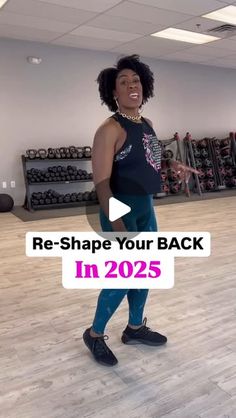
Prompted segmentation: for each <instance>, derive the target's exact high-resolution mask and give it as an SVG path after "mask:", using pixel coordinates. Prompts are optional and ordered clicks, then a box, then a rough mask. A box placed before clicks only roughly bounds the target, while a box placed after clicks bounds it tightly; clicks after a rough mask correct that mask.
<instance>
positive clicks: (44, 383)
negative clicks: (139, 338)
mask: <svg viewBox="0 0 236 418" xmlns="http://www.w3.org/2000/svg"><path fill="white" fill-rule="evenodd" d="M156 210H157V212H158V219H159V225H160V229H161V230H163V231H165V230H166V231H171V230H175V231H210V232H211V233H212V255H211V257H209V258H178V259H176V270H175V279H176V283H175V287H174V288H173V289H171V290H165V291H164V290H162V291H160V290H152V291H150V295H149V299H148V303H147V305H146V312H145V314H146V316H147V317H148V325H149V326H150V327H151V328H153V329H154V328H155V329H158V330H159V331H160V332H162V333H165V334H166V335H167V336H168V344H167V345H166V346H165V347H157V348H155V347H146V346H141V345H140V346H126V345H123V344H122V343H121V341H120V334H121V331H122V330H123V328H124V327H125V326H126V322H127V303H126V300H124V301H123V302H122V304H121V306H120V307H119V309H118V311H117V312H116V313H115V315H114V317H113V318H112V320H111V321H110V322H109V324H108V327H107V330H106V332H107V334H109V337H110V339H109V344H110V346H111V348H112V350H113V351H114V353H115V354H116V355H117V357H118V359H119V364H118V365H117V366H116V367H114V368H105V367H102V366H99V365H97V364H96V363H94V362H93V360H92V359H91V357H90V353H89V352H88V350H87V348H86V347H85V346H84V344H83V342H82V338H81V335H82V333H83V331H84V329H85V327H87V326H89V325H90V323H91V320H92V317H93V313H94V309H95V306H96V298H97V295H98V291H96V290H87V291H84V290H83V291H80V290H65V289H63V288H62V286H61V263H60V259H58V258H44V259H43V258H42V259H41V258H27V257H26V256H25V254H24V253H25V250H24V240H25V233H26V232H27V231H33V230H35V231H36V230H38V231H47V230H50V231H76V230H77V231H86V230H89V229H90V227H89V226H88V225H87V222H86V219H85V217H84V216H80V217H75V216H73V217H68V218H59V219H50V220H42V221H35V222H27V223H24V222H22V221H20V220H19V219H18V218H16V217H15V216H14V215H12V214H9V213H6V214H5V213H4V214H1V215H0V231H1V241H0V251H1V261H0V275H1V280H0V288H1V296H0V315H1V326H0V335H1V340H0V416H1V417H2V418H42V417H43V418H92V417H93V418H98V417H99V418H100V417H102V418H113V417H114V418H120V417H126V418H151V417H152V418H160V417H161V418H197V417H198V418H199V417H201V418H223V417H224V418H226V417H227V418H235V417H236V306H235V301H236V280H235V271H236V256H235V250H236V244H235V237H236V221H235V219H236V197H230V198H224V199H214V200H209V201H202V202H189V203H183V204H176V205H170V206H161V207H160V208H156Z"/></svg>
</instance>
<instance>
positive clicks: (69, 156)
mask: <svg viewBox="0 0 236 418" xmlns="http://www.w3.org/2000/svg"><path fill="white" fill-rule="evenodd" d="M64 152H65V155H66V157H65V158H66V159H69V158H71V154H70V148H68V147H65V148H64Z"/></svg>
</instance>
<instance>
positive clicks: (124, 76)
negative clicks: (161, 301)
mask: <svg viewBox="0 0 236 418" xmlns="http://www.w3.org/2000/svg"><path fill="white" fill-rule="evenodd" d="M97 82H98V85H99V92H100V97H101V100H102V103H105V104H106V105H107V106H108V108H109V110H111V111H112V112H115V113H114V114H113V115H112V116H111V117H109V118H108V119H106V120H105V122H104V123H103V124H102V125H101V126H100V127H99V128H98V130H97V132H96V134H95V138H94V144H93V152H92V164H93V176H94V183H95V186H96V191H97V195H98V199H99V203H100V207H101V211H100V221H101V226H102V230H103V231H157V223H156V218H155V213H154V209H153V199H152V196H153V193H155V192H158V191H159V190H160V183H161V179H160V171H161V153H162V145H161V141H159V140H158V139H157V137H156V134H155V132H154V130H153V128H152V123H151V121H150V120H148V119H147V118H143V117H141V115H140V108H141V107H142V105H143V104H144V103H146V102H147V101H148V99H149V98H150V97H152V96H153V87H154V77H153V73H152V72H151V70H150V68H149V67H148V66H147V65H146V64H144V63H143V62H141V61H140V59H139V56H138V55H131V56H127V57H123V58H121V59H120V60H119V61H118V63H117V65H116V67H113V68H107V69H104V70H103V71H101V72H100V74H99V76H98V79H97ZM172 165H174V168H175V169H176V168H178V170H179V172H181V174H182V175H185V174H186V173H187V172H189V171H190V170H191V169H189V168H187V167H186V166H184V165H182V164H179V163H177V162H173V163H172ZM112 196H114V197H116V198H118V199H119V200H121V201H122V202H124V203H126V204H128V205H129V206H130V207H131V212H130V213H129V214H127V215H125V216H124V217H123V218H120V219H118V220H116V221H114V222H110V221H109V216H108V213H109V212H108V210H109V203H108V202H109V198H110V197H112ZM147 295H148V289H138V290H135V289H130V290H129V289H117V290H114V289H104V290H102V291H101V292H100V295H99V298H98V302H97V309H96V313H95V317H94V320H93V324H92V326H91V327H90V328H88V329H87V330H86V331H85V332H84V334H83V339H84V342H85V344H86V346H87V347H88V348H89V350H90V351H91V353H92V355H93V357H94V359H95V360H96V361H97V362H98V363H100V364H103V365H108V366H113V365H115V364H117V362H118V360H117V358H116V357H115V355H114V354H113V353H112V351H111V350H110V349H109V347H108V346H107V344H106V343H105V340H107V339H108V336H106V335H104V330H105V326H106V324H107V322H108V321H109V319H110V318H111V316H112V315H113V314H114V312H115V311H116V309H117V308H118V306H119V305H120V303H121V301H122V300H123V298H124V297H125V296H127V299H128V304H129V322H128V325H127V327H126V328H125V330H124V331H123V334H122V338H121V339H122V342H123V343H124V344H137V343H143V344H147V345H155V346H157V345H162V344H165V343H166V342H167V338H166V337H165V336H163V335H161V334H159V333H158V332H154V331H152V330H151V329H150V328H148V327H147V326H146V318H145V319H144V320H143V311H144V306H145V303H146V299H147Z"/></svg>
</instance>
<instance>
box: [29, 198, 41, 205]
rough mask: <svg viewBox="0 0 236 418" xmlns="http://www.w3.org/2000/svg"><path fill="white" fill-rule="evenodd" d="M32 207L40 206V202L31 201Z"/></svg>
mask: <svg viewBox="0 0 236 418" xmlns="http://www.w3.org/2000/svg"><path fill="white" fill-rule="evenodd" d="M31 203H32V206H38V205H39V200H38V199H31Z"/></svg>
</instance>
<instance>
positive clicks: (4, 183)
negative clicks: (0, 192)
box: [2, 181, 7, 189]
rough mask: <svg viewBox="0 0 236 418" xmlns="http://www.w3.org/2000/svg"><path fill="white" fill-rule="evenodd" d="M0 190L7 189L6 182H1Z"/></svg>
mask: <svg viewBox="0 0 236 418" xmlns="http://www.w3.org/2000/svg"><path fill="white" fill-rule="evenodd" d="M2 188H3V189H6V188H7V182H6V181H3V182H2Z"/></svg>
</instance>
